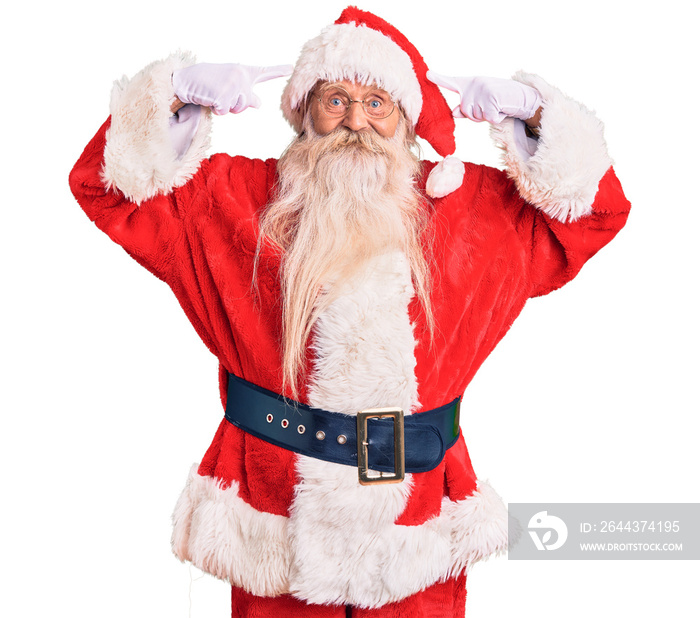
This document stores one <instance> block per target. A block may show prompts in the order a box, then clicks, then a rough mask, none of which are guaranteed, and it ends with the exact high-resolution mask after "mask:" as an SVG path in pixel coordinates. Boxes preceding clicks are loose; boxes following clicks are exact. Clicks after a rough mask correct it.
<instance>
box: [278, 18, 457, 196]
mask: <svg viewBox="0 0 700 618" xmlns="http://www.w3.org/2000/svg"><path fill="white" fill-rule="evenodd" d="M427 72H428V66H427V65H426V64H425V61H424V60H423V58H422V57H421V55H420V54H419V53H418V50H417V49H416V48H415V47H414V46H413V45H412V44H411V43H410V41H409V40H408V39H407V38H406V37H405V36H404V35H403V34H401V33H400V32H399V31H398V30H397V29H396V28H394V26H392V25H391V24H389V23H387V22H386V21H384V20H383V19H380V18H379V17H377V16H376V15H373V14H372V13H368V12H367V11H361V10H359V9H358V8H356V7H353V6H351V7H348V8H346V9H345V10H344V11H343V12H342V14H341V15H340V17H339V18H338V20H337V21H336V22H335V23H334V24H332V25H330V26H328V27H327V28H325V29H324V30H323V31H322V32H321V34H320V35H319V36H317V37H316V38H314V39H311V40H310V41H309V42H308V43H306V45H304V47H303V49H302V50H301V55H300V56H299V60H298V61H297V64H296V66H295V67H294V73H292V76H291V77H290V79H289V82H288V83H287V86H286V88H285V90H284V93H283V94H282V111H283V113H284V116H285V118H286V119H287V120H288V121H289V123H290V124H291V125H292V126H293V127H294V129H295V130H296V131H299V132H300V131H301V128H302V123H303V117H302V112H301V106H302V104H303V102H304V100H305V99H306V96H307V94H308V93H309V92H310V91H311V89H312V88H313V87H314V86H315V85H316V83H317V82H318V81H319V80H321V81H340V80H351V81H355V82H358V83H361V84H371V83H374V84H377V86H379V87H380V88H383V89H384V90H386V91H387V92H388V93H389V94H390V95H391V97H392V98H393V99H394V101H397V102H398V103H400V104H401V107H402V108H403V109H404V111H405V112H406V117H407V118H408V120H409V122H410V123H411V124H412V125H413V126H414V127H415V131H416V134H417V135H418V136H419V137H422V138H423V139H424V140H426V141H427V142H428V143H429V144H430V145H431V146H432V147H433V148H434V149H435V151H436V152H437V153H438V154H439V155H440V156H442V157H446V158H445V159H443V160H442V161H441V162H440V163H439V164H438V165H436V166H435V167H434V168H433V170H432V171H431V172H430V175H429V176H428V182H427V185H426V191H427V193H428V195H430V196H431V197H443V196H445V195H447V194H448V193H452V191H454V190H455V189H457V188H458V187H459V186H460V185H461V184H462V178H463V176H464V164H463V163H462V162H461V161H459V160H458V159H457V158H456V157H454V156H451V155H453V154H454V151H455V137H454V130H455V123H454V118H453V117H452V111H451V110H450V108H449V106H448V105H447V101H445V98H444V97H443V96H442V93H441V92H440V89H439V88H438V87H437V86H436V85H435V84H433V83H432V82H430V81H428V79H427V77H426V73H427Z"/></svg>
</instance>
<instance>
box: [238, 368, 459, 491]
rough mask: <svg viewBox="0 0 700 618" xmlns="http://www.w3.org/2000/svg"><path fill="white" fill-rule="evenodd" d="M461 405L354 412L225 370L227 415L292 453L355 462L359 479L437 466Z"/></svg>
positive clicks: (452, 437) (397, 477)
mask: <svg viewBox="0 0 700 618" xmlns="http://www.w3.org/2000/svg"><path fill="white" fill-rule="evenodd" d="M459 405H460V399H459V397H458V398H457V399H455V400H454V401H451V402H450V403H448V404H445V405H444V406H440V407H439V408H435V409H433V410H429V411H427V412H421V413H420V414H411V415H408V416H404V414H403V411H402V410H401V409H400V408H372V409H368V410H362V411H360V412H358V414H357V417H355V416H352V415H349V414H340V413H338V412H328V411H326V410H321V409H319V408H312V407H310V406H307V405H305V404H303V403H299V402H296V401H293V400H291V399H286V398H285V397H282V395H278V394H277V393H275V392H273V391H269V390H267V389H264V388H261V387H260V386H256V385H255V384H251V383H250V382H247V381H246V380H243V379H242V378H239V377H237V376H234V375H233V374H231V373H229V376H228V397H227V405H226V420H227V421H229V422H230V423H232V424H233V425H235V426H236V427H240V428H241V429H243V430H244V431H246V432H247V433H250V434H252V435H254V436H256V437H258V438H261V439H262V440H265V441H266V442H270V443H271V444H275V445H277V446H281V447H282V448H286V449H288V450H290V451H294V452H295V453H300V454H302V455H307V456H309V457H315V458H316V459H323V460H324V461H331V462H334V463H339V464H344V465H346V466H353V467H357V468H358V470H359V477H360V483H362V484H370V483H379V482H382V483H387V482H398V481H401V480H402V479H403V477H404V472H428V471H429V470H432V469H434V468H436V467H437V466H438V464H439V463H440V462H441V461H442V459H443V457H444V456H445V451H447V449H449V448H450V447H451V446H452V445H453V444H454V443H455V442H456V441H457V438H458V437H459ZM358 436H359V440H358ZM358 443H359V444H360V446H361V447H362V448H360V449H359V452H358ZM369 470H374V471H375V472H377V473H378V474H373V475H371V474H369Z"/></svg>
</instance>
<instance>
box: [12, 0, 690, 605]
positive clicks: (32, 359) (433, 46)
mask: <svg viewBox="0 0 700 618" xmlns="http://www.w3.org/2000/svg"><path fill="white" fill-rule="evenodd" d="M242 4H243V3H242V2H235V1H233V0H230V1H228V2H217V1H210V2H208V3H200V4H197V3H195V2H192V1H191V0H190V1H189V2H168V3H166V2H162V1H160V0H158V1H150V2H146V1H144V0H141V1H139V2H134V1H132V0H123V1H121V2H119V3H111V4H109V5H101V4H97V3H95V2H77V1H74V0H73V1H71V0H67V1H65V2H56V3H48V2H43V3H41V2H39V3H31V4H23V8H17V7H18V6H19V3H13V5H12V6H11V7H10V8H9V9H7V8H6V9H5V11H4V16H3V22H4V23H3V26H4V27H3V31H4V32H3V36H2V41H1V42H0V45H2V57H3V66H2V78H1V83H2V92H3V96H2V103H1V105H2V114H1V115H0V123H1V124H0V126H1V127H2V130H1V134H2V145H3V148H2V153H3V154H2V157H3V162H2V167H1V169H2V173H3V183H2V190H3V211H4V213H5V215H4V225H3V226H2V228H0V230H1V231H0V233H1V234H2V242H1V243H0V250H1V251H2V265H3V286H2V287H3V290H4V293H3V299H4V300H3V303H2V309H1V310H2V314H3V317H2V321H1V322H0V323H1V327H2V348H1V349H2V363H3V367H2V374H1V375H2V402H1V404H0V405H1V406H2V416H1V418H2V429H1V431H0V457H2V470H3V478H2V493H1V494H0V496H1V497H0V518H1V520H2V521H1V522H0V532H1V534H2V536H1V537H0V539H1V541H0V547H2V558H3V559H2V561H1V562H0V569H2V573H1V579H0V582H1V584H0V585H1V586H2V590H3V592H2V593H1V595H0V613H2V615H4V616H12V617H24V616H31V617H33V616H48V615H61V616H74V617H77V618H83V617H88V616H89V617H93V616H101V617H112V616H115V617H116V616H120V617H121V616H136V617H140V616H144V617H145V616H148V617H158V616H168V617H169V618H179V617H182V618H186V617H188V616H192V617H204V616H208V617H211V618H216V617H217V616H218V617H223V616H227V615H229V611H230V610H229V600H228V587H227V585H225V584H223V583H221V582H218V581H215V580H213V579H211V578H209V577H208V576H207V577H204V578H201V579H198V578H199V577H200V574H199V573H198V572H196V571H195V570H194V569H190V567H188V566H184V565H182V564H180V563H179V562H177V561H176V560H175V559H174V558H173V557H172V556H171V554H170V548H169V535H170V525H169V516H170V512H171V509H172V506H173V504H174V502H175V500H176V498H177V496H178V494H179V491H180V489H181V488H182V486H183V484H184V481H185V478H186V475H187V472H188V470H189V466H190V464H191V463H193V462H194V461H197V460H199V459H200V458H201V456H202V454H203V452H204V450H205V449H206V447H207V446H208V444H209V440H210V439H211V437H212V435H213V432H214V430H215V428H216V426H217V424H218V422H219V419H220V418H221V408H220V403H219V399H218V388H217V376H216V368H217V364H216V361H215V359H214V358H213V357H212V356H211V355H210V353H209V352H208V351H207V350H206V349H205V347H204V346H203V345H202V344H201V342H200V341H199V339H198V338H197V336H196V334H195V333H194V330H193V329H192V328H191V326H190V325H189V323H188V322H187V320H186V319H185V316H184V314H183V312H182V311H181V309H180V308H179V306H178V304H177V302H176V301H175V299H174V298H173V297H172V295H171V293H170V291H169V290H168V289H167V288H166V286H165V285H163V284H162V283H160V282H158V281H157V280H156V279H155V278H153V277H152V276H151V275H150V274H149V273H148V272H146V271H145V270H144V269H142V268H141V267H139V266H138V265H137V264H136V263H135V262H133V261H132V260H131V259H129V258H128V257H127V256H126V254H125V253H124V252H123V251H122V250H121V249H120V248H119V247H117V246H116V245H113V244H112V243H111V242H110V241H109V240H108V239H107V238H106V237H105V236H104V235H102V234H101V233H100V232H99V231H98V230H97V229H96V228H95V227H94V226H93V224H92V223H90V222H89V221H88V219H87V218H86V217H85V216H84V214H83V213H82V212H81V210H80V209H79V208H78V206H77V204H76V203H75V201H74V200H73V198H72V196H71V194H70V192H69V190H68V180H67V179H68V172H69V170H70V168H71V166H72V165H73V163H74V161H75V160H76V159H77V158H78V156H79V155H80V152H81V150H82V148H83V147H84V145H85V144H86V143H87V142H88V140H89V139H90V138H91V137H92V135H93V133H94V132H95V131H96V130H97V128H98V127H99V125H100V124H101V123H102V121H103V120H104V119H105V118H106V116H107V113H108V101H109V92H110V87H111V82H112V80H114V79H117V78H119V77H120V76H121V75H122V74H127V75H133V74H134V73H135V72H137V71H138V70H140V69H141V68H142V67H143V66H144V65H145V64H147V63H148V62H150V61H152V60H155V59H158V58H161V57H164V56H166V55H167V54H168V53H170V52H171V51H174V50H176V49H178V48H181V49H186V50H191V51H193V52H195V53H196V54H197V56H198V58H199V59H200V60H203V61H211V62H223V61H236V62H242V63H246V64H260V65H270V64H282V63H290V62H294V61H295V59H296V57H297V55H298V52H299V50H300V48H301V45H302V44H303V43H304V42H305V41H306V40H308V39H309V38H311V37H313V36H315V35H316V34H317V33H318V32H319V31H320V29H321V28H322V27H324V26H325V25H327V24H328V23H331V22H332V21H334V20H335V19H336V17H337V16H338V15H339V14H340V11H341V9H342V8H343V6H344V3H341V2H336V1H328V0H327V1H324V2H305V3H298V2H288V3H282V2H269V1H267V2H252V3H250V4H249V5H248V6H242ZM407 6H408V3H406V2H405V1H401V2H373V3H371V2H365V3H364V4H363V5H362V7H361V8H365V9H368V10H373V11H374V12H376V13H377V14H379V15H381V16H382V17H384V18H385V19H387V20H388V21H390V22H392V23H393V24H394V25H396V26H397V27H398V28H399V29H400V30H402V31H403V32H404V33H405V34H406V35H407V36H408V38H409V39H410V40H411V41H412V42H413V43H414V44H415V45H416V46H417V47H418V49H419V50H420V51H421V52H422V54H423V55H424V57H425V59H426V61H427V62H428V65H429V66H430V67H432V68H433V69H435V70H437V71H439V72H442V73H445V74H463V75H468V74H486V75H493V76H498V77H508V76H509V75H511V74H512V73H513V72H514V71H516V70H518V69H521V68H522V69H525V70H528V71H532V72H537V73H539V74H540V75H542V76H543V77H545V78H546V79H547V80H549V81H550V82H552V83H554V84H556V85H557V86H559V87H560V88H562V89H563V90H564V91H565V92H567V93H568V94H570V95H571V96H573V97H574V98H576V99H578V100H581V101H583V102H585V103H586V104H587V105H588V106H590V107H591V108H593V109H595V110H596V111H597V112H598V114H599V116H600V117H601V118H602V119H603V120H604V121H605V123H606V137H607V141H608V145H609V148H610V152H611V154H612V156H613V158H614V159H615V161H616V162H617V163H616V171H617V173H618V175H619V177H620V179H621V181H622V183H623V186H624V188H625V191H626V194H627V196H628V197H629V199H630V200H631V201H632V203H633V206H634V208H633V212H632V215H631V217H630V220H629V223H628V225H627V227H626V228H625V229H624V230H623V231H622V232H621V233H620V235H619V236H618V238H617V239H615V241H614V242H613V243H612V244H611V245H610V246H609V247H607V248H605V249H604V250H603V251H602V252H601V253H600V254H599V255H598V256H596V257H595V258H594V259H593V260H592V262H590V263H589V264H588V265H587V266H586V267H585V268H584V270H583V272H582V273H581V274H580V276H579V277H578V278H577V279H576V280H575V281H574V282H573V283H572V284H570V285H569V286H567V287H566V288H564V289H563V290H561V291H559V292H556V293H554V294H552V295H551V296H549V297H546V298H542V299H537V300H534V301H531V302H530V303H529V304H528V306H527V307H526V309H525V311H524V312H523V314H522V315H521V317H520V318H519V319H518V321H517V322H516V324H515V325H514V326H513V328H512V329H511V332H510V333H509V334H508V336H507V337H506V338H505V340H504V341H503V342H502V343H501V344H500V345H499V347H498V348H497V350H496V351H495V352H494V353H493V354H492V356H491V357H490V358H489V359H488V361H487V362H486V363H485V365H484V366H483V368H482V369H481V371H480V373H479V374H478V376H477V377H476V379H475V380H474V382H473V383H472V385H471V386H470V389H469V390H468V392H467V395H466V397H465V405H464V406H463V430H464V433H465V435H466V437H467V443H468V445H469V447H470V450H471V454H472V459H473V462H474V466H475V468H476V471H477V473H478V474H479V476H480V477H482V478H486V479H489V480H490V481H491V483H492V484H493V486H494V487H495V488H496V489H497V490H498V491H499V493H500V494H501V495H502V496H503V497H504V498H505V499H506V500H507V501H511V502H529V501H548V502H557V501H558V502H618V501H619V502H700V490H699V489H698V470H699V469H700V465H699V464H700V458H699V456H698V452H697V450H698V449H697V444H698V420H697V417H698V412H700V410H699V406H698V397H697V382H698V379H697V374H698V361H697V349H698V344H699V343H700V341H699V337H698V326H697V319H696V318H697V314H698V299H697V287H698V276H697V267H698V265H699V264H698V257H697V241H696V238H697V236H698V229H699V227H698V224H699V223H700V220H699V219H700V215H699V211H698V206H699V203H698V201H699V200H698V197H697V195H698V193H697V187H696V183H697V179H696V177H697V169H698V159H697V146H696V145H697V143H698V139H699V138H700V135H699V131H698V121H697V117H696V116H697V112H696V110H697V105H698V101H699V100H700V97H699V96H698V95H699V94H700V93H699V89H698V85H697V70H696V62H697V59H698V49H697V46H693V45H691V41H692V39H693V38H694V36H695V32H694V29H695V28H694V26H693V24H694V23H695V20H696V18H694V17H693V16H692V15H689V14H687V13H686V10H685V8H686V7H690V6H691V5H690V3H687V2H680V1H677V0H676V1H667V2H665V3H663V5H662V6H658V7H657V8H647V7H651V6H652V3H648V2H639V1H635V2H631V1H630V2H615V1H614V0H612V1H611V0H607V1H604V2H603V1H601V0H589V1H587V2H581V3H577V4H572V3H565V2H556V1H554V0H552V1H549V0H532V1H530V2H522V1H521V0H517V1H515V0H501V1H500V2H498V3H493V2H490V3H487V2H467V1H464V2H445V1H442V0H433V1H431V2H426V3H422V4H421V5H420V11H418V10H415V9H412V10H409V9H407V8H406V7H407ZM688 10H692V9H688ZM282 87H283V81H282V80H278V81H277V82H270V83H267V84H263V85H261V86H260V87H259V89H258V92H259V94H260V96H261V97H262V99H263V101H264V105H263V107H262V109H260V110H249V111H247V112H245V113H244V114H242V115H240V116H237V117H234V116H228V117H225V118H219V119H216V120H215V138H214V146H215V148H214V151H222V150H225V151H228V152H230V153H232V154H245V155H249V156H261V157H268V156H278V155H279V154H280V152H281V151H282V149H283V148H284V146H285V145H286V143H287V142H288V141H289V140H290V139H291V137H292V133H291V129H289V127H288V126H287V125H286V124H285V122H284V121H283V119H282V116H281V113H280V112H279V109H278V104H279V95H280V92H281V89H282ZM448 101H449V102H450V103H451V104H452V105H455V104H456V103H457V101H456V100H454V99H452V98H450V97H448ZM458 125H459V126H458V132H457V142H458V153H457V154H458V155H460V156H461V157H462V158H463V159H466V160H471V161H475V162H479V163H487V164H490V165H498V153H497V151H496V149H495V148H494V147H493V145H492V144H491V143H490V140H489V137H488V131H487V127H486V126H485V125H477V124H473V123H470V122H468V121H466V120H463V121H459V122H458ZM424 154H426V155H427V156H428V157H429V158H430V157H431V156H432V153H431V152H430V149H428V148H426V149H425V151H424ZM698 576H700V566H699V563H698V562H687V561H686V562H683V561H677V562H673V561H663V562H662V561H610V562H603V561H590V562H583V561H579V562H547V563H545V562H514V561H508V560H507V559H506V558H499V559H497V560H492V561H489V562H487V563H485V564H481V565H477V566H476V567H475V568H474V570H473V571H472V572H471V574H470V576H469V585H468V590H469V596H468V602H467V615H468V616H470V617H473V618H484V617H489V618H490V617H492V616H506V615H514V614H517V615H520V616H537V617H538V618H540V617H550V616H551V617H555V616H556V617H559V616H570V617H577V616H589V615H592V614H596V615H600V616H619V615H632V616H636V617H639V618H646V617H651V616H660V615H665V616H690V615H697V613H696V612H697V611H698V610H697V595H696V592H695V588H696V586H697V581H698ZM191 578H192V579H194V580H195V581H194V582H193V583H192V585H190V579H191Z"/></svg>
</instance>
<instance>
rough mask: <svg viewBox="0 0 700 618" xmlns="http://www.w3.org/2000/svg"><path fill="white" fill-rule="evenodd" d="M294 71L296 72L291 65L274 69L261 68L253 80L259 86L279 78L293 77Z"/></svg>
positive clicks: (282, 65)
mask: <svg viewBox="0 0 700 618" xmlns="http://www.w3.org/2000/svg"><path fill="white" fill-rule="evenodd" d="M292 71H294V67H293V66H292V65H291V64H279V65H277V66H274V67H260V69H259V73H258V75H257V76H256V77H255V79H254V80H253V83H254V84H259V83H261V82H266V81H268V80H271V79H277V78H278V77H286V76H287V75H291V74H292Z"/></svg>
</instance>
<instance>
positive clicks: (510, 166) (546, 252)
mask: <svg viewBox="0 0 700 618" xmlns="http://www.w3.org/2000/svg"><path fill="white" fill-rule="evenodd" d="M428 78H429V79H431V80H432V81H434V82H435V83H436V84H438V85H440V86H443V87H445V88H448V89H450V90H453V91H455V92H458V93H459V94H460V104H459V105H458V106H457V107H456V108H455V109H454V110H453V116H455V117H456V118H468V119H470V120H473V121H476V122H481V121H487V122H489V123H491V125H492V128H491V131H492V135H493V137H494V138H495V140H496V142H497V143H498V145H499V146H500V147H501V148H502V149H503V151H504V164H505V168H506V169H505V175H507V176H508V177H509V178H510V179H511V180H512V181H513V182H514V184H515V188H516V189H517V192H516V191H513V190H512V189H509V188H508V184H506V183H504V182H503V181H504V179H503V175H504V172H500V171H498V170H493V169H491V170H489V171H488V172H487V174H488V175H489V176H490V177H491V182H492V183H493V186H498V187H500V189H499V191H498V192H496V193H494V194H493V197H495V198H496V199H495V200H494V202H493V207H494V208H498V209H501V208H504V209H505V210H506V212H507V214H509V215H510V219H511V224H512V225H513V226H514V227H515V230H516V232H517V234H518V236H519V237H520V239H521V242H522V243H523V245H524V246H525V251H526V252H527V253H528V255H529V258H530V259H529V270H530V273H529V275H530V279H531V286H532V288H531V290H530V295H532V296H537V295H541V294H545V293H547V292H549V291H551V290H553V289H555V288H558V287H560V286H561V285H563V284H564V283H566V282H567V281H568V280H570V279H571V278H572V277H574V276H575V275H576V273H577V272H578V271H579V270H580V268H581V266H582V265H583V264H584V263H585V261H586V260H588V259H589V258H590V257H591V256H592V255H593V254H594V253H595V252H596V251H598V249H600V248H601V247H602V246H604V245H605V244H606V243H607V242H609V241H610V240H611V239H612V238H613V236H615V234H616V233H617V232H618V231H619V230H620V228H622V226H623V225H624V223H625V221H626V219H627V214H628V212H629V202H628V201H627V200H626V198H625V196H624V194H623V193H622V189H621V188H620V184H619V182H618V180H617V178H616V177H615V173H614V172H613V170H612V167H611V165H612V160H611V159H610V157H609V155H608V151H607V147H606V144H605V139H604V137H603V125H602V123H601V122H600V121H599V120H598V118H596V116H595V115H594V114H593V113H592V112H590V111H589V110H588V109H587V108H586V107H585V106H583V105H581V104H580V103H578V102H576V101H574V100H573V99H571V98H569V97H567V96H566V95H564V94H563V93H562V92H560V91H559V90H558V89H556V88H554V87H552V86H550V85H549V84H548V83H547V82H545V81H544V80H543V79H541V78H539V77H537V76H535V75H528V74H525V73H518V74H516V75H515V77H514V79H512V80H510V79H499V78H492V77H445V76H442V75H438V74H435V73H432V72H429V73H428ZM511 187H512V185H511Z"/></svg>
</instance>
